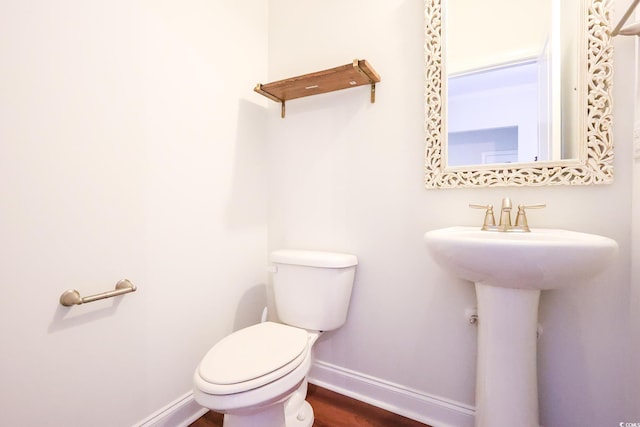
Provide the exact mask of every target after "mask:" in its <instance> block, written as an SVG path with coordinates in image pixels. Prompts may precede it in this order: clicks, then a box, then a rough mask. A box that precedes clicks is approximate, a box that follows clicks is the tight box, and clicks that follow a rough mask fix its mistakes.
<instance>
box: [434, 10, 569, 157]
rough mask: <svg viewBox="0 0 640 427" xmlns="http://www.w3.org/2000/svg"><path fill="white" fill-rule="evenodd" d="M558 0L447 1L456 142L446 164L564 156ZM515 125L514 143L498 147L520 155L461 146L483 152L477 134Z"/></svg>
mask: <svg viewBox="0 0 640 427" xmlns="http://www.w3.org/2000/svg"><path fill="white" fill-rule="evenodd" d="M560 3H561V2H558V1H556V2H554V3H553V4H552V0H541V1H536V2H531V1H529V0H487V1H483V2H477V1H475V0H448V1H445V2H444V6H445V10H444V13H445V22H446V28H447V31H445V38H446V39H445V49H444V55H445V69H446V74H447V76H448V82H447V92H448V93H447V103H446V110H447V111H446V117H447V132H448V138H452V136H453V137H454V138H455V139H456V141H457V142H456V145H457V146H456V147H455V148H454V147H449V150H448V159H447V164H448V165H450V166H456V165H473V164H484V163H511V162H524V163H529V162H534V161H538V160H542V161H546V160H558V159H561V158H563V153H562V148H561V140H562V134H561V132H562V123H561V118H560V111H561V103H562V102H563V101H562V95H561V89H560V88H561V85H560V83H559V82H560V79H561V77H560V75H561V72H560V63H561V55H560V52H561V49H560V43H561V40H560V32H559V31H554V30H553V28H559V25H557V24H558V23H559V21H560ZM574 15H575V13H574ZM574 83H575V82H574ZM566 102H569V100H565V103H566ZM554 115H555V116H554ZM513 127H515V128H517V129H518V132H517V136H516V138H517V140H516V141H515V148H509V149H508V150H500V149H496V151H502V152H509V153H511V152H512V151H513V150H515V151H516V153H515V154H513V153H511V154H509V155H505V156H493V155H487V156H484V157H482V158H483V159H484V161H480V160H479V158H477V157H475V155H471V153H467V154H468V155H467V154H465V153H464V150H461V147H463V146H466V147H467V149H468V151H471V152H474V153H477V152H480V151H482V150H481V148H479V147H476V148H473V147H472V144H473V143H480V142H479V141H483V139H482V138H480V139H477V138H472V136H473V135H476V136H477V135H480V134H483V133H484V132H485V131H490V130H492V129H496V128H513ZM567 132H568V131H567ZM454 134H455V135H454ZM463 137H468V138H469V139H468V140H467V141H466V143H465V142H464V141H462V142H461V141H460V138H463ZM484 143H486V141H485V142H484ZM512 143H513V141H512ZM458 144H462V145H458ZM449 145H451V141H449ZM456 153H458V154H456ZM457 156H461V157H457ZM472 158H474V159H475V160H471V159H472ZM565 158H566V157H565ZM468 162H472V163H468Z"/></svg>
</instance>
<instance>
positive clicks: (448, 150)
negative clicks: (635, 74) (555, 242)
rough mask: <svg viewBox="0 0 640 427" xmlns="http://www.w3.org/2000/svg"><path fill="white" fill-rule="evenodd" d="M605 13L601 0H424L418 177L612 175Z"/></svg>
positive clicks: (465, 181) (603, 179)
mask: <svg viewBox="0 0 640 427" xmlns="http://www.w3.org/2000/svg"><path fill="white" fill-rule="evenodd" d="M525 4H528V5H532V4H533V6H534V9H531V10H529V11H526V8H525V9H523V7H524V6H523V5H525ZM475 7H481V8H482V9H481V10H476V11H474V10H472V9H473V8H475ZM509 9H511V12H509ZM523 12H524V15H522V14H523ZM509 13H513V14H516V15H509ZM535 13H537V14H538V15H539V18H537V19H536V20H535V21H534V20H533V16H534V14H535ZM518 14H520V15H518ZM610 14H611V2H610V1H609V0H570V1H567V0H544V1H541V2H530V1H525V2H522V3H521V4H520V2H515V1H512V0H491V1H486V2H475V1H469V0H466V1H465V0H444V2H443V1H442V0H426V1H425V18H426V22H425V59H426V73H425V76H426V85H425V119H426V150H425V184H426V187H427V188H451V187H467V186H483V187H487V186H503V185H554V184H565V185H584V184H602V183H610V182H612V180H613V143H612V129H611V78H612V68H613V66H612V55H613V50H612V47H611V44H610V39H611V36H610V34H611V28H610V20H609V18H610ZM465 19H466V21H465ZM524 21H527V24H528V23H529V22H533V25H529V28H528V29H527V28H526V27H527V25H525V24H524V23H523V22H524ZM519 30H521V32H522V34H521V35H517V34H516V33H517V31H519ZM516 42H517V43H516ZM506 82H514V83H511V85H507V84H505V83H506ZM505 94H506V95H505ZM525 99H530V101H529V102H524V100H525ZM474 108H475V109H474Z"/></svg>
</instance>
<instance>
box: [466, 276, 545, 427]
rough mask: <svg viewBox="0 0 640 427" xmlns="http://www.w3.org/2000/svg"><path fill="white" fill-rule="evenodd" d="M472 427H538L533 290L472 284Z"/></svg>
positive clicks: (537, 294)
mask: <svg viewBox="0 0 640 427" xmlns="http://www.w3.org/2000/svg"><path fill="white" fill-rule="evenodd" d="M475 286H476V297H477V300H478V319H479V321H478V366H477V377H476V423H475V425H476V427H513V426H519V427H539V424H538V377H537V370H536V358H537V351H536V344H537V328H538V302H539V300H540V291H539V290H528V289H511V288H504V287H499V286H492V285H486V284H483V283H476V285H475Z"/></svg>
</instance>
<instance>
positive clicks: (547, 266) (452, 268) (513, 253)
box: [424, 227, 618, 427]
mask: <svg viewBox="0 0 640 427" xmlns="http://www.w3.org/2000/svg"><path fill="white" fill-rule="evenodd" d="M424 239H425V241H426V243H427V247H428V249H429V252H430V253H431V255H432V256H433V258H434V259H435V260H436V262H437V263H438V264H439V265H440V266H441V267H442V268H443V269H445V270H446V271H448V272H450V273H451V274H452V275H454V276H456V277H458V278H461V279H465V280H469V281H471V282H474V283H475V289H476V299H477V304H478V322H477V324H478V359H477V371H476V412H475V418H476V420H475V426H476V427H512V426H513V425H516V424H517V425H518V427H539V424H538V383H537V363H536V357H537V355H536V345H537V326H538V304H539V301H540V292H541V291H542V290H545V289H558V288H563V287H568V286H570V285H578V284H580V283H587V282H588V280H587V279H589V278H591V277H593V276H595V275H597V274H598V273H600V272H602V271H603V270H604V269H605V267H606V266H607V264H608V263H609V262H610V261H611V259H612V257H613V255H614V254H615V253H616V251H617V249H618V244H617V243H616V242H615V241H614V240H611V239H609V238H607V237H602V236H596V235H593V234H586V233H578V232H575V231H566V230H553V229H532V230H531V232H529V233H519V232H508V233H503V232H496V231H481V230H480V229H479V228H476V227H450V228H443V229H440V230H434V231H429V232H427V233H426V234H425V235H424Z"/></svg>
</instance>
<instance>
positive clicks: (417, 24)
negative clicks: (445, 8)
mask: <svg viewBox="0 0 640 427" xmlns="http://www.w3.org/2000/svg"><path fill="white" fill-rule="evenodd" d="M423 7H424V6H423V2H422V1H420V0H385V1H370V0H352V1H349V2H343V1H339V0H328V1H324V2H323V3H322V7H318V5H317V4H316V3H315V2H310V1H292V0H272V1H271V3H270V11H269V12H270V15H269V17H270V25H269V29H270V37H269V73H270V76H269V77H270V79H280V78H285V77H289V76H294V75H297V74H302V73H305V72H311V71H314V70H321V69H325V68H330V67H333V66H338V65H342V64H345V63H349V62H350V61H351V60H353V59H354V58H366V59H367V60H368V61H369V62H370V63H371V64H372V65H373V67H374V68H375V69H376V71H378V72H379V74H380V75H381V77H382V81H381V83H379V84H378V85H377V88H376V92H377V95H376V103H375V104H370V103H369V98H368V88H367V87H361V88H355V89H349V90H346V91H342V92H336V93H331V94H326V95H321V96H317V97H311V98H304V99H300V100H296V101H292V102H290V103H288V105H287V117H286V118H285V119H284V120H282V119H280V117H279V108H278V106H277V105H276V104H275V103H273V104H272V106H271V107H270V114H269V117H268V121H269V123H268V126H269V138H268V139H269V157H268V160H269V162H268V165H269V176H270V179H271V184H270V185H271V191H270V195H269V233H270V235H269V246H270V247H271V248H279V247H303V248H317V249H335V250H341V251H348V252H353V253H355V254H357V255H358V257H359V259H360V264H359V266H358V271H357V279H356V283H355V287H354V294H353V299H352V305H351V311H350V314H349V319H348V321H347V324H346V325H345V327H344V328H342V329H341V330H338V331H335V332H332V333H328V334H326V335H325V336H324V337H323V339H322V341H320V342H319V343H318V345H317V357H318V361H319V363H320V364H321V365H322V366H323V367H328V371H329V373H328V374H327V375H325V378H324V380H326V381H328V382H329V383H330V385H333V386H334V387H335V388H342V389H347V391H351V392H353V393H354V394H355V393H360V391H358V390H355V389H354V388H353V387H354V385H358V386H359V385H362V387H363V390H364V389H366V387H368V384H374V385H375V386H379V387H378V388H377V389H376V387H371V388H369V389H367V390H369V392H370V394H369V395H368V396H365V397H368V398H371V399H372V400H374V399H375V398H377V397H379V396H380V395H382V394H384V393H385V391H384V390H382V388H385V387H386V388H387V389H394V390H398V391H399V394H403V395H405V396H410V397H411V398H415V399H417V400H419V401H420V402H421V403H424V404H423V405H422V406H421V407H418V409H416V411H415V413H414V415H416V414H417V415H418V416H420V417H422V418H423V419H427V418H429V417H430V418H431V419H432V420H434V419H435V420H436V421H439V422H440V425H441V424H442V423H443V422H444V421H445V420H444V417H441V416H440V415H438V414H436V413H435V410H434V412H430V411H431V410H432V409H433V408H435V407H436V406H438V404H437V403H434V399H436V398H442V400H441V401H440V402H444V403H442V405H441V406H444V405H445V404H447V405H448V404H451V405H452V406H451V408H453V412H455V413H456V414H458V415H461V414H462V415H461V416H459V417H457V418H456V417H455V416H453V415H452V418H450V419H453V418H455V419H463V421H461V423H462V422H467V423H468V424H466V425H471V424H470V421H469V417H467V418H465V417H464V416H463V415H464V414H465V411H466V410H468V409H469V408H472V406H473V404H474V375H475V356H476V344H475V342H476V333H475V329H474V327H473V326H469V325H468V324H467V322H466V319H465V317H464V310H465V309H466V308H467V307H470V306H473V305H475V294H474V291H473V289H472V287H471V286H469V285H468V284H467V283H463V282H462V281H458V280H455V279H453V278H451V277H449V276H448V275H447V274H445V273H444V272H443V271H441V270H440V269H439V268H438V267H437V266H436V265H435V264H434V262H433V261H432V260H431V259H430V258H429V256H428V254H427V252H426V249H425V246H424V243H423V240H422V236H423V234H424V232H426V231H427V230H431V229H435V228H439V227H444V226H450V225H473V224H480V223H481V221H482V215H481V213H480V212H478V211H475V210H471V209H468V207H467V204H468V203H469V202H473V203H487V202H491V203H493V204H497V203H499V200H500V198H502V197H503V196H509V197H511V198H512V199H513V200H514V201H515V202H516V203H520V202H527V203H539V202H545V203H547V208H546V209H544V210H541V211H536V212H535V213H532V214H531V216H530V223H531V224H532V225H534V226H539V227H560V228H567V229H572V230H578V231H585V232H591V233H598V234H602V235H605V236H609V237H612V238H614V239H616V240H617V241H618V242H619V244H620V252H619V255H618V257H617V258H616V260H615V262H614V263H613V264H612V266H611V268H610V269H609V270H608V271H607V272H606V273H605V274H603V275H602V276H601V277H598V278H597V279H595V280H593V281H592V282H591V283H590V284H589V285H588V286H585V287H582V288H576V289H569V290H564V291H553V292H547V293H545V294H544V295H543V296H542V300H541V309H540V322H541V324H542V326H543V328H544V334H543V336H542V338H541V339H540V341H539V366H540V373H539V383H540V396H541V400H540V404H541V424H542V425H544V426H545V427H571V426H606V425H618V424H619V423H620V422H621V421H638V419H639V418H638V414H637V413H635V414H634V413H633V412H632V411H634V408H635V407H637V406H638V405H637V402H638V399H639V391H638V388H637V387H631V386H628V381H629V377H630V375H631V373H632V372H634V371H635V370H637V369H638V368H637V366H631V364H630V360H631V357H632V355H631V353H630V351H629V347H628V343H629V340H630V323H629V296H630V246H631V236H630V229H631V204H630V194H631V187H632V179H631V178H632V174H631V172H632V168H631V159H630V155H629V153H630V152H631V140H630V135H631V124H632V121H633V117H632V114H633V101H634V100H633V99H632V97H631V96H630V90H629V87H631V86H630V85H633V83H632V82H633V80H634V78H635V77H634V76H635V74H634V73H636V72H637V70H634V64H633V60H632V57H633V50H632V44H633V41H632V40H628V39H627V40H622V39H616V40H615V44H616V50H615V52H616V53H615V54H616V57H615V60H616V73H615V77H614V78H615V84H614V88H615V89H614V90H615V93H614V96H615V130H614V132H615V140H616V153H617V157H616V160H615V170H616V181H615V183H614V184H612V185H608V186H592V187H544V188H532V187H529V188H511V187H510V188H492V189H456V190H425V189H424V187H423V176H422V171H423V152H424V130H423V120H424V113H423V104H422V103H423V87H424V81H423V80H424V75H423V72H422V68H423V64H424V59H423V15H424V13H423ZM632 310H636V311H637V310H638V307H632ZM636 365H637V364H636ZM321 371H322V372H324V371H325V370H321ZM323 375H324V374H323ZM365 383H367V384H365ZM636 385H637V384H636ZM374 389H375V390H374ZM372 390H373V391H372ZM627 390H629V393H630V394H627ZM361 394H362V393H361ZM432 403H434V404H432ZM390 405H391V406H392V405H393V402H391V403H390ZM396 409H397V408H396ZM465 420H466V421H465ZM514 422H516V423H517V421H514ZM457 425H463V424H457Z"/></svg>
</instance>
